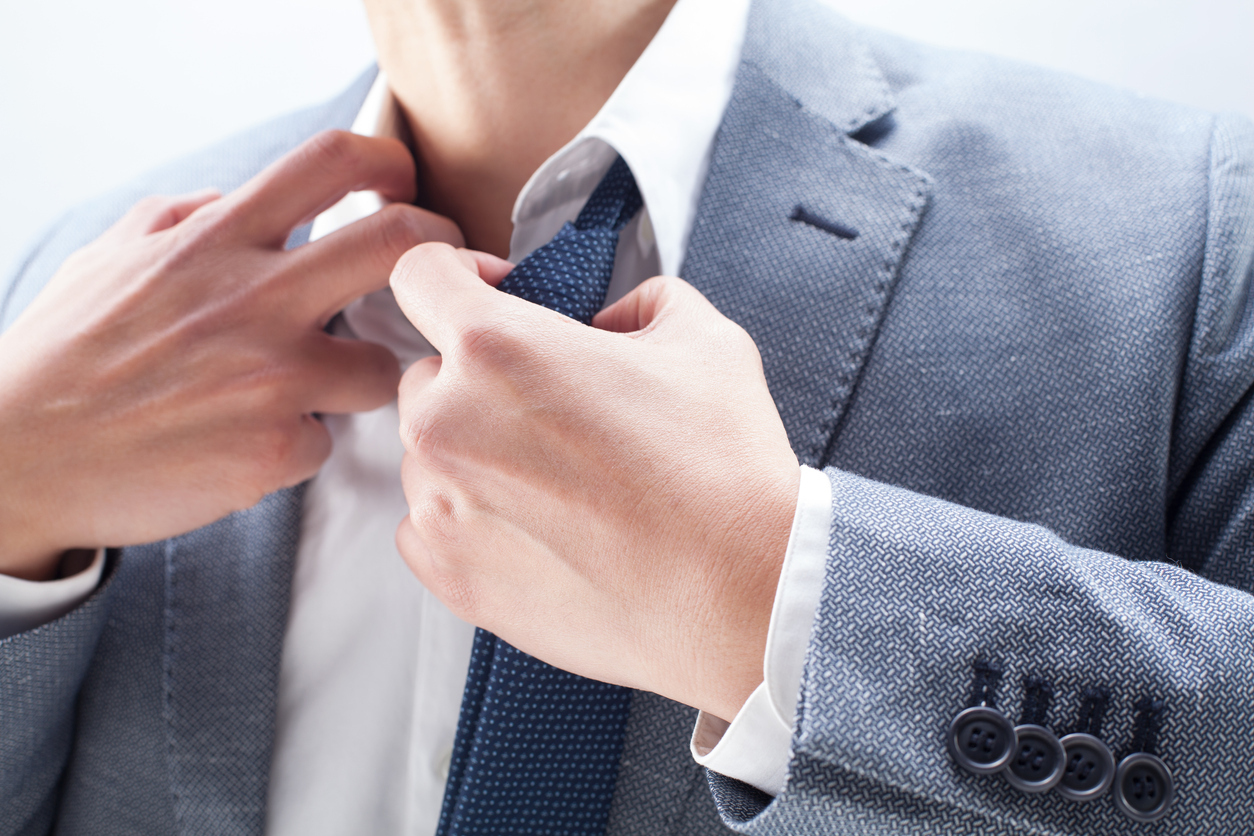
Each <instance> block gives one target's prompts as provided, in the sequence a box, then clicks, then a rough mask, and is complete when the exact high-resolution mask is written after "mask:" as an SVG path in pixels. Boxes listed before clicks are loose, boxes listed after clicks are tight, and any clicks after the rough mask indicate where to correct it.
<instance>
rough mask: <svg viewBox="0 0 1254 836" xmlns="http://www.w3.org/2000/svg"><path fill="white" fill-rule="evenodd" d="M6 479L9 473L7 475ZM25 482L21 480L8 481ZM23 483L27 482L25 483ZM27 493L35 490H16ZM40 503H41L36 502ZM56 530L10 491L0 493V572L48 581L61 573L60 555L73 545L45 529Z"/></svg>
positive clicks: (33, 579) (13, 483)
mask: <svg viewBox="0 0 1254 836" xmlns="http://www.w3.org/2000/svg"><path fill="white" fill-rule="evenodd" d="M4 478H6V479H7V474H6V477H4ZM7 483H8V484H10V485H19V486H22V482H21V481H20V480H16V481H8V482H7ZM23 487H24V486H23ZM15 493H25V494H26V495H27V496H28V497H29V496H30V495H31V494H32V493H33V492H32V491H24V490H23V491H16V492H15ZM34 505H35V507H38V503H34ZM51 530H53V528H52V527H51V526H50V525H48V524H47V523H46V522H44V521H42V520H41V519H40V518H39V515H38V514H36V513H34V512H33V510H32V508H31V507H29V504H24V503H22V502H21V501H20V499H19V498H18V497H15V496H13V495H12V493H10V494H9V495H7V496H3V495H0V575H8V576H10V577H14V578H20V579H22V580H27V581H48V580H52V579H54V578H56V577H57V576H58V570H59V569H60V566H61V559H62V557H63V556H64V555H65V554H66V552H67V551H69V549H70V547H69V546H67V545H62V544H59V543H56V542H54V541H53V540H52V538H50V537H46V536H44V532H48V531H51Z"/></svg>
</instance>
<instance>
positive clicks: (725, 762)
mask: <svg viewBox="0 0 1254 836" xmlns="http://www.w3.org/2000/svg"><path fill="white" fill-rule="evenodd" d="M831 520H832V488H831V482H830V481H829V480H828V478H827V476H826V475H825V474H823V473H821V472H820V471H817V470H814V469H812V468H809V467H802V468H801V487H800V490H799V491H798V494H797V510H796V512H795V513H794V514H793V520H792V531H791V533H790V534H789V537H788V550H787V552H786V553H785V555H784V565H783V568H782V569H781V571H780V576H779V584H778V586H776V588H775V603H774V605H773V607H772V610H771V623H770V627H769V630H768V632H767V638H766V657H765V659H764V660H763V682H762V684H761V685H759V686H758V688H757V689H756V690H755V691H754V692H753V693H752V694H751V695H750V696H749V699H748V700H746V701H745V704H744V706H742V707H741V709H740V711H739V712H738V713H737V714H736V716H735V718H734V719H733V720H732V721H731V723H727V722H725V721H723V720H720V719H719V718H717V717H713V716H711V715H709V714H706V713H705V712H702V713H701V714H700V715H698V717H697V725H696V728H695V729H694V730H693V734H692V742H691V750H692V756H693V758H695V759H696V761H697V763H699V764H701V765H702V766H704V767H706V768H707V769H712V770H714V771H715V772H718V773H720V774H722V775H726V776H728V777H729V778H735V779H737V780H739V781H743V782H744V783H746V784H749V785H751V786H754V787H757V788H758V789H759V790H762V791H763V792H765V793H767V794H769V795H779V793H780V791H781V790H782V789H783V786H784V779H785V777H786V776H787V773H788V758H789V753H790V749H791V740H792V730H793V726H794V723H795V720H796V716H797V700H798V698H799V696H800V693H801V672H802V668H803V667H804V666H805V656H806V646H807V645H808V644H809V641H810V628H811V627H812V626H813V624H814V615H815V612H816V611H817V609H818V604H819V594H820V592H821V591H822V584H823V572H824V567H825V566H826V564H827V550H828V543H829V541H830V531H831Z"/></svg>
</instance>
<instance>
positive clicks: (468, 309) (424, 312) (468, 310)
mask: <svg viewBox="0 0 1254 836" xmlns="http://www.w3.org/2000/svg"><path fill="white" fill-rule="evenodd" d="M460 252H462V253H463V254H459V251H458V250H454V249H453V248H452V247H449V246H447V245H445V244H422V245H420V246H418V247H415V248H414V249H412V250H410V251H409V252H407V253H406V254H405V255H404V256H402V257H401V260H400V261H398V262H397V264H396V269H395V270H393V271H392V292H393V293H395V294H396V301H397V304H399V305H400V307H401V310H402V311H404V313H405V316H406V317H408V319H409V321H410V322H412V323H413V324H414V327H416V328H417V329H418V330H419V331H420V332H422V335H423V336H424V337H426V338H427V339H428V340H429V341H430V342H431V344H432V345H433V346H435V348H436V350H437V351H439V352H440V353H441V354H444V355H445V356H448V355H449V354H450V353H451V352H453V351H454V350H455V349H456V348H457V347H458V346H459V345H460V341H461V340H462V339H463V338H466V336H467V334H468V333H469V332H468V329H469V328H471V327H487V328H490V327H491V325H492V318H493V317H495V316H496V315H497V314H498V313H499V312H500V311H502V310H503V309H505V308H507V307H508V306H509V304H510V302H519V301H520V300H518V299H515V298H514V297H512V296H507V295H505V294H503V293H498V292H497V291H495V290H493V289H492V288H491V287H489V286H488V284H487V283H486V282H484V281H483V279H481V278H480V277H479V275H478V274H477V273H476V272H475V271H474V270H473V269H471V267H470V266H469V265H470V264H471V263H475V264H477V263H478V261H477V259H475V258H474V257H473V256H468V255H465V254H464V253H465V251H460Z"/></svg>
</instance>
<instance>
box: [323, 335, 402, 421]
mask: <svg viewBox="0 0 1254 836" xmlns="http://www.w3.org/2000/svg"><path fill="white" fill-rule="evenodd" d="M313 343H314V345H313V347H312V348H311V349H309V350H307V352H306V355H305V359H306V361H307V362H308V364H309V365H308V368H310V370H311V371H310V372H309V373H308V375H307V377H306V382H307V388H306V390H305V391H306V396H305V398H304V399H303V402H304V407H303V408H304V409H305V411H308V412H319V413H330V414H337V413H347V412H368V411H370V410H372V409H378V408H379V407H381V406H383V405H384V404H385V403H388V402H389V401H391V400H392V399H393V398H395V397H396V387H397V384H398V383H399V382H400V378H401V372H400V364H399V363H398V362H397V360H396V355H395V354H393V353H392V352H391V351H389V350H388V349H386V348H384V347H383V346H381V345H377V344H375V343H369V342H365V341H363V340H350V339H343V338H340V337H332V336H329V335H326V334H319V335H317V337H315V338H314V340H313Z"/></svg>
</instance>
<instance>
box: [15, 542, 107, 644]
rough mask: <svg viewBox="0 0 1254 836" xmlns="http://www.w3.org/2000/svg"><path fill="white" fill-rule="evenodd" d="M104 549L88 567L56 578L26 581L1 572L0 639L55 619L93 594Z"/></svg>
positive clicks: (98, 582) (101, 568) (102, 566)
mask: <svg viewBox="0 0 1254 836" xmlns="http://www.w3.org/2000/svg"><path fill="white" fill-rule="evenodd" d="M104 558H105V550H104V549H100V550H99V551H97V552H96V556H95V558H94V559H93V560H92V562H91V563H90V564H89V565H88V567H87V568H86V569H84V570H82V571H81V572H79V573H77V574H75V575H71V576H70V577H68V578H58V579H57V580H55V581H27V580H23V579H21V578H14V577H11V576H9V575H0V641H2V640H4V639H7V638H10V637H11V636H16V635H17V634H18V633H25V632H26V631H27V630H33V629H35V628H36V627H38V626H40V625H41V624H47V623H48V622H50V621H55V620H56V619H58V618H60V617H61V616H63V615H65V614H66V613H67V612H69V611H70V610H72V609H74V608H75V607H77V606H78V605H79V604H81V603H83V602H84V601H86V600H87V599H88V598H90V597H91V594H92V593H93V592H95V591H96V587H97V586H99V585H100V575H101V573H102V572H103V570H104Z"/></svg>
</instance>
